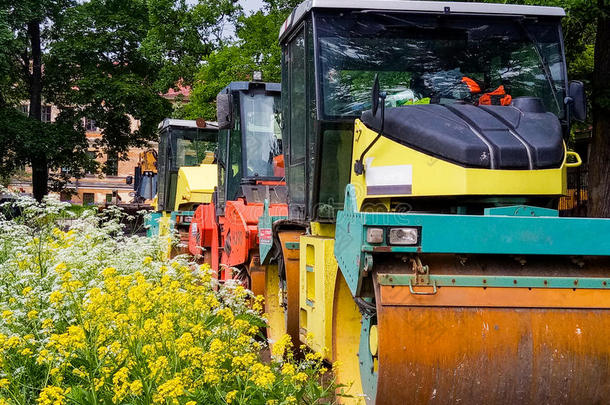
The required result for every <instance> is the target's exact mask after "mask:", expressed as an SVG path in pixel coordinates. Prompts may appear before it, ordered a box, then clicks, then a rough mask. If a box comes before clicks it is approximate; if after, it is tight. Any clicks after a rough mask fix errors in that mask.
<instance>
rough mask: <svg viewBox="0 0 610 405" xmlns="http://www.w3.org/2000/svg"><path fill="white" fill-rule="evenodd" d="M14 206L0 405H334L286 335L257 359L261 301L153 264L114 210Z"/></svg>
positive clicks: (5, 264) (313, 367) (158, 248)
mask: <svg viewBox="0 0 610 405" xmlns="http://www.w3.org/2000/svg"><path fill="white" fill-rule="evenodd" d="M16 204H17V206H18V207H19V211H20V212H21V215H20V216H18V217H16V218H14V219H12V220H8V219H6V218H4V217H2V216H1V215H0V319H1V320H0V404H2V405H9V404H10V405H17V404H20V405H26V404H34V403H38V404H40V405H51V404H52V405H62V404H82V405H90V404H153V403H154V404H181V405H195V404H228V403H231V404H252V403H256V404H269V405H271V404H275V405H280V404H293V403H308V404H315V403H321V401H324V403H331V402H332V401H333V396H334V388H335V387H334V385H333V384H332V382H331V383H324V384H323V376H324V374H325V373H326V371H327V370H326V369H325V368H324V366H323V363H322V360H321V359H322V354H320V353H308V354H306V355H305V356H304V358H303V359H301V360H295V359H294V358H293V357H292V352H291V350H290V347H289V341H290V339H289V337H288V336H287V335H286V336H285V337H284V338H282V339H280V340H279V341H278V342H275V344H274V346H273V349H272V351H271V353H272V356H271V360H270V361H267V362H263V361H262V359H261V355H260V353H261V351H263V350H266V349H267V348H268V346H267V343H266V342H265V341H264V340H262V339H260V338H259V337H260V334H261V332H260V327H263V326H264V325H265V322H264V319H263V318H262V316H261V314H260V310H261V308H262V305H261V304H262V303H261V298H260V297H257V298H254V297H253V296H252V293H251V292H249V291H247V290H245V289H244V288H243V287H241V286H238V285H236V284H233V283H227V284H225V285H223V286H222V287H220V288H218V289H217V287H218V286H217V285H216V283H215V282H214V279H212V278H211V272H210V271H209V267H207V266H197V265H195V264H193V263H189V262H187V261H186V259H185V258H181V257H179V258H176V259H174V260H164V259H162V251H163V248H162V246H163V245H164V242H163V241H161V240H160V239H155V238H145V237H138V236H129V235H126V234H124V233H123V230H122V227H121V225H120V217H121V214H120V211H114V210H110V211H105V212H104V213H102V214H97V213H96V212H95V211H94V210H85V211H83V212H82V213H81V214H79V215H74V214H71V213H70V212H69V211H66V209H67V208H68V205H67V204H63V203H59V202H58V201H56V200H52V199H47V200H46V201H45V203H44V204H37V203H36V202H35V201H33V200H31V199H28V198H21V199H18V200H17V202H16ZM324 378H326V380H328V377H324Z"/></svg>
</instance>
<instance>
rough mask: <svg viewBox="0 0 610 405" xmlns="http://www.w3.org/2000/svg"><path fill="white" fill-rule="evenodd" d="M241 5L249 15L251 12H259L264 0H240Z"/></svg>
mask: <svg viewBox="0 0 610 405" xmlns="http://www.w3.org/2000/svg"><path fill="white" fill-rule="evenodd" d="M239 4H240V5H241V6H242V7H243V9H244V11H245V12H246V14H249V13H250V12H251V11H257V10H259V9H260V8H261V7H262V5H263V1H262V0H239Z"/></svg>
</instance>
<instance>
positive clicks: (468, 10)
mask: <svg viewBox="0 0 610 405" xmlns="http://www.w3.org/2000/svg"><path fill="white" fill-rule="evenodd" d="M312 9H344V10H375V11H378V10H387V11H407V12H409V11H410V12H419V13H435V14H477V15H481V14H487V15H500V16H501V15H505V16H511V15H523V16H548V17H565V15H566V14H565V11H564V10H563V8H560V7H540V6H521V5H512V4H489V3H463V2H452V1H451V2H450V1H444V2H440V1H439V2H436V1H405V0H376V1H368V0H306V1H304V2H302V3H301V4H299V5H298V6H297V7H296V8H295V9H294V10H293V11H292V13H291V14H290V15H289V16H288V18H287V19H286V20H285V21H284V23H283V24H282V26H281V28H280V32H279V39H280V42H283V41H284V39H285V38H286V37H287V36H288V35H290V33H291V32H292V31H293V30H294V29H295V28H296V26H297V25H298V23H299V22H301V20H302V19H303V18H304V16H305V15H306V14H307V13H308V12H309V11H311V10H312Z"/></svg>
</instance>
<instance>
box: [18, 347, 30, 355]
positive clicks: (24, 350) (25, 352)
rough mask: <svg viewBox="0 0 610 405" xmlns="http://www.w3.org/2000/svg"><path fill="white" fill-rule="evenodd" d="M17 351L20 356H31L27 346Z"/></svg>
mask: <svg viewBox="0 0 610 405" xmlns="http://www.w3.org/2000/svg"><path fill="white" fill-rule="evenodd" d="M19 353H20V354H21V355H22V356H31V355H32V349H30V348H29V347H26V348H25V349H23V350H21V351H20V352H19Z"/></svg>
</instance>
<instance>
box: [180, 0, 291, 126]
mask: <svg viewBox="0 0 610 405" xmlns="http://www.w3.org/2000/svg"><path fill="white" fill-rule="evenodd" d="M298 3H299V1H298V0H265V4H264V6H263V9H262V10H259V11H257V12H255V13H252V14H251V15H249V16H244V15H241V16H240V17H239V18H238V19H237V23H236V32H235V34H236V39H235V40H234V41H233V42H232V43H229V44H226V46H224V47H222V48H220V49H218V50H217V51H215V52H213V53H212V54H210V56H208V57H207V58H205V60H204V62H203V65H202V67H201V69H200V70H199V73H198V74H197V76H196V81H195V84H194V86H193V91H192V93H191V102H190V103H189V104H187V105H186V106H184V108H183V109H181V110H180V111H179V112H178V113H179V115H178V116H177V117H179V118H198V117H203V118H206V119H212V120H215V119H216V105H215V100H216V95H217V94H218V92H219V91H220V90H221V89H222V88H223V87H224V86H226V85H227V84H228V83H229V82H232V81H238V80H250V79H251V78H252V73H253V72H254V71H255V70H258V71H261V72H262V76H263V80H264V81H266V82H279V81H280V79H281V49H280V46H279V43H278V34H279V30H280V27H281V25H282V23H283V22H284V20H285V19H286V17H288V15H289V14H290V12H291V11H292V9H293V8H294V7H295V6H296V5H297V4H298Z"/></svg>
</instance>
